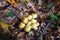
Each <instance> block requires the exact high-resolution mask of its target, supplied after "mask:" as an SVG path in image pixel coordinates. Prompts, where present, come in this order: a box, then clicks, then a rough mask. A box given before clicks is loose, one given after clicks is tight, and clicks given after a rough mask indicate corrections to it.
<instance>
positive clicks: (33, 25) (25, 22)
mask: <svg viewBox="0 0 60 40" xmlns="http://www.w3.org/2000/svg"><path fill="white" fill-rule="evenodd" d="M36 18H37V14H35V13H32V14H31V15H28V16H24V17H22V18H21V22H20V23H19V28H20V29H24V31H25V32H29V31H30V30H31V29H33V30H37V29H38V26H39V22H38V21H37V20H36Z"/></svg>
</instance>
